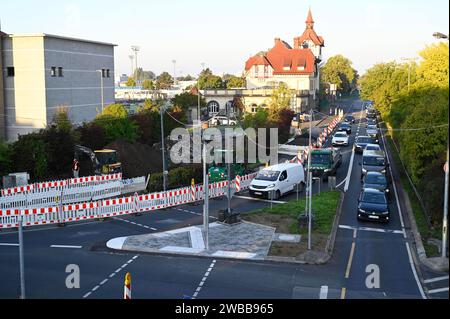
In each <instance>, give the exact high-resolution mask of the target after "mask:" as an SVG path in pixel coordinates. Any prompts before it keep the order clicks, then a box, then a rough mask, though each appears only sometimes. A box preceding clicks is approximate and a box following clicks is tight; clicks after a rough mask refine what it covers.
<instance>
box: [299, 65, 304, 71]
mask: <svg viewBox="0 0 450 319" xmlns="http://www.w3.org/2000/svg"><path fill="white" fill-rule="evenodd" d="M304 70H305V67H304V66H303V65H299V66H297V71H304Z"/></svg>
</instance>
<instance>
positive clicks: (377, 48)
mask: <svg viewBox="0 0 450 319" xmlns="http://www.w3.org/2000/svg"><path fill="white" fill-rule="evenodd" d="M309 7H311V11H312V14H313V18H314V21H315V27H314V28H315V30H316V32H317V34H318V35H321V36H322V37H323V38H324V40H325V47H324V48H323V50H322V54H323V58H324V60H326V59H327V58H329V57H330V56H333V55H336V54H342V55H344V56H345V57H347V58H349V59H350V60H351V61H352V62H353V67H354V68H355V69H356V70H357V71H358V72H359V74H363V73H364V72H365V70H366V69H368V68H370V67H371V66H372V65H373V64H375V63H378V62H385V61H392V60H397V61H401V59H402V58H410V57H415V56H417V55H418V52H419V51H420V50H421V49H423V48H424V47H425V46H426V45H430V44H432V43H435V42H436V41H437V40H436V39H434V38H433V36H432V34H433V33H434V32H436V31H439V32H441V33H444V34H447V35H448V34H449V1H448V0H421V1H420V0H339V1H335V0H309V1H305V0H277V1H274V0H272V1H269V0H225V1H224V0H189V1H188V0H184V1H183V0H122V1H118V0H67V1H66V0H59V1H57V0H14V1H11V0H0V21H1V27H2V31H4V32H6V33H12V34H14V33H49V34H56V35H61V36H69V37H75V38H83V39H89V40H96V41H102V42H110V43H114V44H117V47H116V48H115V69H116V74H122V73H127V74H128V73H130V72H131V62H130V59H129V57H128V56H129V55H130V54H131V53H132V52H131V46H132V45H137V46H139V47H140V52H139V53H138V65H139V67H142V68H143V69H144V70H151V71H153V72H155V73H156V74H159V73H161V72H163V71H168V72H169V73H171V74H173V72H174V64H173V62H172V60H176V73H177V76H180V75H183V76H185V75H187V74H191V75H194V76H196V75H197V74H198V73H199V72H200V71H201V69H202V63H204V65H205V67H209V68H210V69H211V70H212V71H213V72H214V73H216V74H223V73H231V74H237V73H240V72H242V71H243V69H244V64H245V61H246V60H247V59H248V58H249V57H250V56H252V55H254V54H256V53H257V52H259V51H262V50H267V49H269V48H271V47H272V46H273V43H274V38H276V37H280V38H281V39H283V40H285V41H286V42H288V43H290V44H291V45H292V44H293V38H294V37H296V36H299V35H301V34H302V32H303V31H304V29H305V20H306V16H307V12H308V8H309Z"/></svg>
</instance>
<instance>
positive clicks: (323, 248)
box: [242, 190, 342, 264]
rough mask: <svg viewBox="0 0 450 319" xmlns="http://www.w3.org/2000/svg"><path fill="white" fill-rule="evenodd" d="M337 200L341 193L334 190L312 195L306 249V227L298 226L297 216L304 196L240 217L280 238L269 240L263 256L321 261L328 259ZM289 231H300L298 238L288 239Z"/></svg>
mask: <svg viewBox="0 0 450 319" xmlns="http://www.w3.org/2000/svg"><path fill="white" fill-rule="evenodd" d="M341 201H342V195H341V193H340V192H339V191H336V190H333V191H327V192H322V193H320V195H318V194H316V195H313V200H312V209H313V215H314V217H313V228H312V234H311V250H308V227H307V226H301V225H300V223H299V219H298V217H299V215H300V214H302V213H304V211H305V206H306V203H305V199H304V198H303V199H299V200H298V201H297V200H292V201H289V202H287V203H285V204H279V205H274V206H273V207H272V208H271V207H270V206H268V207H265V208H262V209H258V210H254V211H251V212H249V213H247V214H245V215H243V216H242V219H243V220H245V221H248V222H252V223H257V224H262V225H267V226H271V227H274V228H275V229H276V234H278V237H281V240H273V241H272V244H271V246H270V250H269V254H268V257H267V259H269V260H279V261H292V262H302V263H310V264H321V263H325V262H327V261H328V259H329V257H330V256H331V252H332V250H333V247H334V239H335V235H336V229H337V227H336V225H337V223H338V219H339V218H338V217H339V211H340V206H341V205H340V204H341ZM289 235H297V236H298V235H300V241H299V242H293V241H291V240H289V239H290V237H292V236H289ZM283 238H289V239H286V240H283Z"/></svg>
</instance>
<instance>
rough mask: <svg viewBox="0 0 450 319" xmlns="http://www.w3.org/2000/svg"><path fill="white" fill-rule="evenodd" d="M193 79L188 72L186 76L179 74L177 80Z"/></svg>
mask: <svg viewBox="0 0 450 319" xmlns="http://www.w3.org/2000/svg"><path fill="white" fill-rule="evenodd" d="M192 80H195V79H194V77H193V76H192V75H190V74H188V75H186V76H180V77H179V78H178V81H192Z"/></svg>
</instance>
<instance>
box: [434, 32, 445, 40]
mask: <svg viewBox="0 0 450 319" xmlns="http://www.w3.org/2000/svg"><path fill="white" fill-rule="evenodd" d="M433 37H435V38H436V39H448V35H445V34H443V33H440V32H435V33H433Z"/></svg>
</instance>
